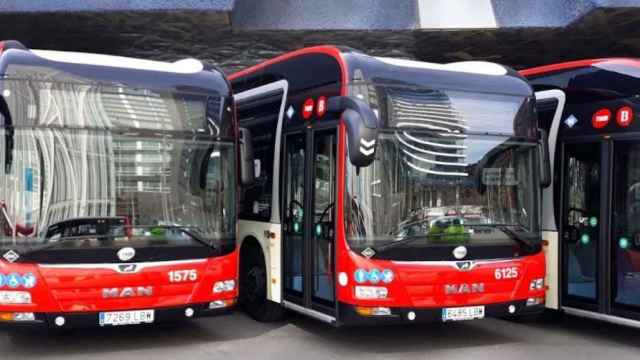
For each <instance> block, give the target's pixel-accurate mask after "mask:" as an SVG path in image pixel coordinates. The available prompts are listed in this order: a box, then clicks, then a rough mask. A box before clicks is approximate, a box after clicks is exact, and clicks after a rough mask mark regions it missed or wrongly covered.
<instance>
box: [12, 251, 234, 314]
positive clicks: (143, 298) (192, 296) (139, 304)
mask: <svg viewBox="0 0 640 360" xmlns="http://www.w3.org/2000/svg"><path fill="white" fill-rule="evenodd" d="M167 263H168V265H163V264H162V263H155V264H154V263H151V264H149V265H151V266H148V267H147V266H146V265H145V263H137V264H136V265H137V266H141V267H142V269H141V270H139V271H138V272H135V273H131V274H126V273H119V272H118V271H116V270H114V269H110V268H109V265H107V264H96V265H93V264H91V265H82V264H79V265H55V266H47V265H37V264H23V263H16V264H9V263H6V262H3V261H0V273H2V274H5V275H6V274H10V273H18V274H26V273H32V274H34V275H35V276H36V280H37V282H36V286H35V287H34V288H32V289H28V290H26V289H23V288H16V289H9V288H7V287H6V286H5V287H4V288H3V289H2V290H17V291H29V292H30V293H31V296H32V304H29V305H0V312H36V313H61V312H62V313H82V312H98V311H117V310H129V309H154V308H167V307H179V306H186V305H188V304H196V303H208V302H211V301H214V300H227V299H235V298H237V296H238V290H237V287H236V289H235V290H233V291H229V292H222V293H217V294H214V293H213V285H214V283H215V282H216V281H221V280H235V279H237V273H238V264H237V250H236V251H234V252H232V253H230V254H228V255H225V256H221V257H214V258H208V259H201V260H193V261H191V260H187V261H180V262H175V263H176V264H170V263H171V262H167ZM156 264H157V265H156ZM116 266H117V265H116ZM174 270H196V271H197V274H198V278H197V280H195V281H181V282H175V283H172V282H170V280H169V272H170V271H174ZM139 286H140V287H149V286H150V287H152V291H153V294H152V295H133V296H122V297H114V298H105V297H104V295H103V289H113V288H117V289H123V288H134V289H136V288H137V287H139Z"/></svg>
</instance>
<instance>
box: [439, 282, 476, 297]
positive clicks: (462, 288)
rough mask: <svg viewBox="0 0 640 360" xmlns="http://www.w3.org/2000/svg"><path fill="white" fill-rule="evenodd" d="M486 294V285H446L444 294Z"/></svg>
mask: <svg viewBox="0 0 640 360" xmlns="http://www.w3.org/2000/svg"><path fill="white" fill-rule="evenodd" d="M483 292H484V283H473V284H445V285H444V293H445V294H447V295H455V294H475V293H483Z"/></svg>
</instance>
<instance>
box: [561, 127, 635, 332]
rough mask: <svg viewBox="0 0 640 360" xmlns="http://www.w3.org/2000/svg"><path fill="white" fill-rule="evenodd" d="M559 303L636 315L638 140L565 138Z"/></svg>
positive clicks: (631, 316)
mask: <svg viewBox="0 0 640 360" xmlns="http://www.w3.org/2000/svg"><path fill="white" fill-rule="evenodd" d="M563 153H564V156H563V159H564V164H563V171H564V175H563V178H564V189H563V194H564V198H565V199H564V201H563V203H564V206H563V210H562V223H563V224H562V241H563V263H564V272H563V273H564V274H565V275H564V281H563V288H564V296H565V297H564V300H563V305H564V306H568V307H572V308H578V309H583V310H589V311H597V312H599V313H604V314H607V315H614V316H618V317H624V318H630V319H634V320H640V221H639V219H640V143H639V142H638V140H637V139H636V140H633V139H632V138H629V137H628V136H615V135H613V136H610V137H609V138H608V139H604V140H593V141H578V142H565V143H564V145H563Z"/></svg>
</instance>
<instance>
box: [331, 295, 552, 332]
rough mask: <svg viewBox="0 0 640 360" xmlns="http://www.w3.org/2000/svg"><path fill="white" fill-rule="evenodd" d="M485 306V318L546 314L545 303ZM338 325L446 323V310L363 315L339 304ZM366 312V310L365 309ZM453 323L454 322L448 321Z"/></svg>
mask: <svg viewBox="0 0 640 360" xmlns="http://www.w3.org/2000/svg"><path fill="white" fill-rule="evenodd" d="M482 306H484V317H498V318H518V317H523V316H535V315H539V314H541V313H543V312H544V309H545V307H544V303H542V304H537V305H527V304H526V300H521V301H510V302H505V303H499V304H489V305H482ZM339 309H340V310H339V318H338V319H339V320H338V325H341V326H342V325H346V326H350V325H355V326H359V325H394V324H414V323H433V322H444V321H445V320H444V319H443V314H444V310H445V308H400V307H390V308H388V309H389V310H390V314H388V315H384V314H381V315H373V314H372V315H363V314H362V308H360V309H359V307H358V306H356V305H351V304H345V303H340V304H339ZM365 310H366V308H365ZM448 321H452V320H448Z"/></svg>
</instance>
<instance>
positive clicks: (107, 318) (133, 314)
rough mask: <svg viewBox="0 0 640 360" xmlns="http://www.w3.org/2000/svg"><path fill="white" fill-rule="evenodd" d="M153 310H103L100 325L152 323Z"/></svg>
mask: <svg viewBox="0 0 640 360" xmlns="http://www.w3.org/2000/svg"><path fill="white" fill-rule="evenodd" d="M154 315H155V314H154V311H153V310H137V311H113V312H101V313H100V315H99V320H100V326H107V325H110V326H118V325H137V324H151V323H152V322H153V320H154Z"/></svg>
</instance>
